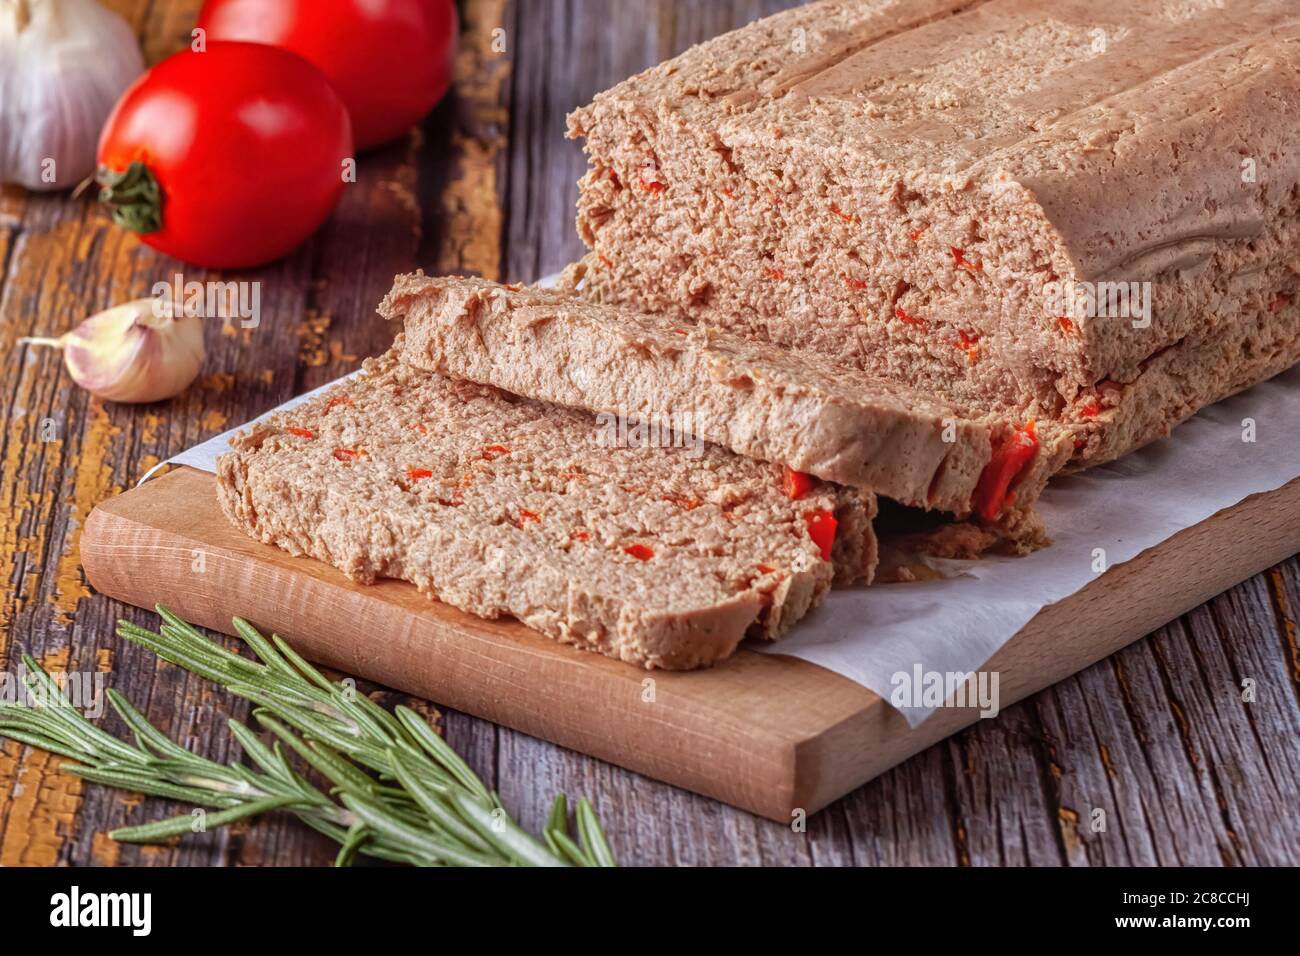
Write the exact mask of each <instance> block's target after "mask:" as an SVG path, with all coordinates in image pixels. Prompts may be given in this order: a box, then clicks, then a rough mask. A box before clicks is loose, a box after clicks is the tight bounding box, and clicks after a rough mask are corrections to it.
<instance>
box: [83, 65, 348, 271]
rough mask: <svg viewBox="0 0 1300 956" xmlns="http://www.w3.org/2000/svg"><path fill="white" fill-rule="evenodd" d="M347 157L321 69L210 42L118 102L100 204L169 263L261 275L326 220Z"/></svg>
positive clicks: (333, 97)
mask: <svg viewBox="0 0 1300 956" xmlns="http://www.w3.org/2000/svg"><path fill="white" fill-rule="evenodd" d="M351 155H352V130H351V126H350V124H349V122H348V113H347V109H346V108H345V107H344V106H343V103H342V101H341V100H340V99H339V97H338V94H336V93H335V92H334V90H333V88H332V87H331V86H330V84H329V81H328V80H327V79H325V76H324V75H323V74H322V73H321V72H320V70H318V69H316V68H315V67H314V66H312V65H311V64H310V63H308V62H307V61H306V60H304V59H302V58H301V57H298V56H294V55H293V54H292V53H286V52H285V51H284V50H277V49H274V48H272V47H268V46H261V45H258V44H253V43H211V44H209V45H208V47H207V50H206V51H205V52H202V53H195V52H193V51H190V50H187V51H185V52H183V53H178V54H176V55H175V56H173V57H171V58H169V59H167V60H164V61H163V62H161V63H159V64H158V65H157V66H155V67H154V68H153V69H151V70H149V71H148V72H147V73H145V74H144V75H143V76H142V77H140V79H138V80H137V81H136V82H135V83H134V85H132V86H131V87H130V88H129V89H128V90H127V91H126V92H125V93H124V94H123V95H122V99H121V100H120V101H119V102H118V104H117V106H116V107H114V109H113V113H112V115H111V116H109V118H108V122H107V123H106V124H105V125H104V131H103V133H102V134H101V135H100V140H99V165H100V175H99V181H100V185H101V187H103V188H102V190H101V192H100V198H101V200H103V201H104V203H105V204H106V205H108V206H109V207H110V208H112V209H113V219H114V221H115V222H117V223H118V224H119V225H122V226H125V227H126V228H128V229H132V230H133V231H135V232H139V233H140V234H141V238H142V239H143V241H144V242H146V243H148V244H149V245H151V246H153V247H154V248H155V249H159V250H161V251H162V252H165V253H167V254H168V255H171V256H175V257H176V258H178V259H183V260H185V261H186V262H190V263H194V264H195V265H201V266H208V267H211V268H242V267H245V266H253V265H260V264H261V263H264V262H269V261H270V260H272V259H277V258H279V257H280V256H282V255H284V254H285V253H287V252H289V251H290V250H291V249H293V248H294V247H295V246H297V245H299V244H300V243H301V242H302V241H303V240H304V239H306V238H307V237H308V236H309V235H311V233H312V232H314V231H315V229H316V227H317V226H319V225H320V224H321V223H322V222H324V221H325V218H326V217H327V216H328V215H329V214H330V210H332V209H333V208H334V206H335V204H336V203H337V202H338V200H339V196H340V195H341V194H342V192H343V185H344V172H345V170H344V165H343V164H344V161H345V160H347V159H349V158H350V157H351Z"/></svg>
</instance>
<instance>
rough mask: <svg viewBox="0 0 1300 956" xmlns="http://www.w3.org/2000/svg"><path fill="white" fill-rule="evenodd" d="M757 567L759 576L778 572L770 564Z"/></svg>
mask: <svg viewBox="0 0 1300 956" xmlns="http://www.w3.org/2000/svg"><path fill="white" fill-rule="evenodd" d="M755 567H756V568H758V573H759V574H773V573H775V572H776V568H774V567H772V566H771V565H770V564H758V565H755Z"/></svg>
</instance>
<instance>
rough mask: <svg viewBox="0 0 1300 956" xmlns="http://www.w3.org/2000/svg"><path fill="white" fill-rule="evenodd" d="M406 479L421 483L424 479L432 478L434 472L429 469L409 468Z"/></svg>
mask: <svg viewBox="0 0 1300 956" xmlns="http://www.w3.org/2000/svg"><path fill="white" fill-rule="evenodd" d="M406 477H407V478H408V479H410V480H411V481H420V480H421V479H423V478H432V477H433V472H431V471H430V470H429V469H428V468H408V469H406Z"/></svg>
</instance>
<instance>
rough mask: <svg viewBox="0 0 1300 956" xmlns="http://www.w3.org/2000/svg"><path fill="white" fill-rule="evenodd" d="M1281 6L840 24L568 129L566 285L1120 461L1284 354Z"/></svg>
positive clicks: (795, 33)
mask: <svg viewBox="0 0 1300 956" xmlns="http://www.w3.org/2000/svg"><path fill="white" fill-rule="evenodd" d="M1298 117H1300V4H1297V3H1296V0H1232V2H1229V3H1222V2H1208V0H1206V2H1201V0H1179V2H1154V0H1150V2H1148V0H1137V2H1135V0H985V2H980V0H857V2H850V0H832V2H822V3H814V4H811V5H809V6H806V7H801V8H798V9H794V10H790V11H787V12H785V13H781V14H778V15H776V16H773V17H769V18H767V19H765V20H761V21H759V22H756V23H753V24H751V25H749V26H747V27H745V28H743V29H740V30H738V31H735V32H733V33H730V34H727V35H725V36H722V37H719V38H717V39H714V40H711V41H709V42H707V43H704V44H701V45H699V46H696V47H694V48H692V49H690V50H688V51H687V52H685V53H683V54H682V55H680V56H678V57H676V58H675V59H672V60H669V61H668V62H666V63H663V64H661V65H659V66H657V67H654V68H652V69H650V70H647V71H645V72H644V73H641V74H640V75H638V76H635V77H632V78H631V79H629V80H627V81H625V82H623V83H620V84H619V85H618V86H616V87H614V88H613V89H611V90H609V91H608V92H605V93H602V94H600V95H598V96H597V97H595V99H594V101H593V102H592V103H591V104H590V105H589V106H586V107H584V108H582V109H579V110H577V111H576V112H575V113H574V114H573V115H572V116H571V117H570V121H569V123H570V133H571V135H572V136H575V137H581V138H583V139H584V140H585V148H586V151H587V154H588V156H589V159H590V168H589V170H588V172H587V174H586V176H585V177H584V179H583V181H582V184H581V196H580V200H579V212H578V228H579V232H580V234H581V235H582V237H583V239H584V240H585V241H586V243H587V244H588V246H589V247H590V250H591V251H590V253H589V255H588V256H587V257H586V258H585V259H584V260H583V262H582V263H581V264H580V266H579V267H578V268H577V269H575V270H573V273H572V275H571V277H570V283H569V284H570V287H572V288H575V289H576V290H577V291H579V293H580V294H582V295H584V296H585V297H587V298H589V299H592V300H594V301H598V302H603V303H609V304H622V305H626V306H629V307H631V308H633V309H636V310H638V311H648V312H656V313H662V314H665V315H668V316H670V317H671V318H672V319H673V321H674V322H676V323H678V324H681V325H684V326H686V327H694V326H696V325H700V326H705V327H708V328H717V329H725V330H728V331H730V332H733V333H736V334H739V335H743V336H745V337H747V338H749V339H751V340H753V341H757V342H766V343H772V344H774V345H777V346H780V347H783V348H787V349H790V350H792V351H793V350H797V351H807V352H810V353H813V354H816V355H818V356H820V357H822V358H824V359H826V360H829V361H831V362H834V363H837V364H839V365H842V366H844V367H846V368H852V369H856V370H860V371H864V372H867V373H869V374H871V375H873V376H876V377H877V378H880V379H884V380H887V381H893V382H896V383H900V384H905V385H906V386H908V387H909V388H912V389H914V390H922V391H924V392H926V393H927V394H930V395H933V396H936V397H940V396H942V397H943V399H944V400H945V401H948V402H952V403H954V404H955V405H957V406H959V407H963V408H965V409H966V410H967V411H968V412H969V413H974V412H979V413H982V414H1000V415H1003V416H1005V417H1007V418H1008V419H1010V420H1015V421H1020V422H1026V421H1028V420H1030V419H1034V420H1036V421H1037V423H1038V426H1039V428H1040V429H1042V428H1043V427H1044V425H1045V424H1047V423H1060V424H1062V425H1065V426H1069V427H1070V428H1072V429H1073V430H1074V432H1075V434H1074V438H1073V440H1072V445H1073V446H1074V447H1073V448H1072V449H1071V454H1072V460H1073V464H1075V465H1080V466H1082V465H1088V464H1093V463H1096V462H1100V461H1104V460H1107V459H1110V458H1113V457H1115V456H1117V455H1120V454H1122V453H1123V452H1125V451H1127V450H1129V449H1131V448H1133V447H1136V446H1137V445H1140V444H1142V443H1143V442H1146V441H1149V440H1150V439H1152V438H1154V437H1157V436H1160V435H1163V434H1165V433H1166V432H1167V431H1168V430H1169V429H1170V427H1172V425H1173V424H1175V423H1177V422H1178V421H1180V420H1182V419H1183V418H1185V417H1187V416H1188V415H1190V414H1192V413H1193V412H1195V411H1196V410H1197V409H1198V408H1200V407H1202V406H1204V405H1206V404H1208V403H1210V402H1213V401H1216V400H1218V399H1220V398H1223V397H1225V396H1227V395H1229V394H1231V393H1233V392H1235V391H1238V390H1240V389H1242V388H1245V387H1248V386H1249V385H1251V384H1253V383H1255V382H1258V381H1260V380H1262V379H1264V378H1267V377H1269V376H1271V375H1273V374H1275V373H1277V372H1278V371H1280V370H1282V369H1284V368H1286V367H1288V366H1290V365H1292V364H1294V363H1295V362H1296V361H1297V359H1300V311H1298V310H1300V294H1298V293H1300V226H1298V225H1297V223H1298V221H1300V122H1298V121H1297V118H1298Z"/></svg>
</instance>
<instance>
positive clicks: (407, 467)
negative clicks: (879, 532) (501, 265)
mask: <svg viewBox="0 0 1300 956" xmlns="http://www.w3.org/2000/svg"><path fill="white" fill-rule="evenodd" d="M400 347H401V343H400V341H399V343H398V346H397V349H400ZM397 349H395V350H394V351H392V352H390V353H388V354H387V355H385V356H383V357H380V358H378V359H370V360H367V362H366V366H365V371H364V373H363V374H362V375H361V376H360V377H358V378H356V379H353V380H350V381H348V382H346V383H344V384H342V385H339V386H338V387H336V388H334V389H331V390H329V391H328V392H326V393H325V394H324V395H322V396H321V397H319V398H316V399H314V400H313V401H311V402H308V403H306V404H304V405H301V406H298V407H296V408H293V409H292V410H289V411H286V412H283V413H280V414H277V415H275V416H273V417H271V418H269V419H267V420H265V421H262V422H258V423H256V424H255V425H253V426H251V427H250V428H249V429H247V430H246V431H244V432H242V433H241V434H239V435H238V436H237V437H236V438H234V439H233V440H232V449H231V451H230V452H229V453H227V454H226V455H224V456H222V458H221V459H220V460H219V462H218V472H217V489H218V497H219V499H220V502H221V506H222V509H223V510H224V511H225V513H226V515H227V517H228V518H229V519H230V520H231V521H232V522H234V524H235V525H236V526H237V527H239V528H241V529H242V530H243V531H244V532H245V533H247V534H249V535H251V536H252V537H254V538H257V539H258V540H261V541H263V542H266V543H268V544H273V545H275V546H277V547H279V548H282V549H284V550H285V551H288V552H289V553H291V554H298V555H308V556H311V557H314V558H317V559H319V560H321V561H324V562H326V563H328V564H332V565H334V566H335V567H337V568H339V569H340V570H342V571H343V572H345V573H346V574H347V575H348V576H349V577H351V578H352V579H354V580H356V581H360V582H364V583H371V582H373V581H375V580H376V579H377V578H398V579H401V580H405V581H410V582H412V583H414V584H415V585H417V586H418V587H419V589H420V590H421V591H423V592H425V593H426V594H428V595H430V596H431V597H434V598H437V599H438V600H441V601H444V602H446V603H448V604H452V605H454V606H455V607H458V608H460V609H462V610H464V611H468V612H469V613H472V614H476V615H479V616H481V617H487V618H494V617H498V616H501V615H511V616H513V617H515V618H517V619H518V620H520V621H522V622H523V623H524V624H527V625H528V626H529V627H532V628H534V629H536V630H538V631H541V632H542V633H544V634H547V635H549V636H551V637H553V638H556V639H558V640H561V641H564V642H566V643H570V644H575V645H577V646H579V647H583V648H588V649H591V650H596V651H599V652H601V653H603V654H607V655H609V656H611V657H616V658H620V659H622V660H625V661H629V662H632V663H636V664H641V665H644V666H647V667H663V668H670V669H688V668H694V667H699V666H702V665H707V664H711V663H714V662H716V661H718V660H721V659H722V658H725V657H726V656H728V655H729V654H730V653H731V652H732V651H733V650H734V649H735V647H736V645H737V644H738V643H739V642H740V640H741V639H742V638H744V637H746V636H755V637H764V638H776V637H779V636H780V635H781V634H783V633H784V632H785V631H786V630H787V629H788V628H789V627H790V625H791V624H793V623H794V622H795V621H797V620H798V619H799V618H801V617H802V616H803V615H804V614H805V613H807V611H808V610H809V609H810V608H811V607H813V606H814V605H815V604H817V603H818V602H819V601H820V600H821V598H822V596H823V595H824V594H825V592H826V591H827V589H829V587H830V586H831V583H832V581H833V580H838V581H841V582H845V583H847V582H852V581H859V580H867V579H869V578H870V576H871V573H872V570H873V569H874V567H875V561H876V545H875V539H874V537H873V535H872V531H871V519H872V518H873V517H874V514H875V499H874V497H873V496H871V495H870V494H868V493H864V492H861V491H858V490H854V489H846V488H840V487H837V486H834V485H830V484H826V483H819V482H812V483H801V484H800V485H799V486H798V487H794V488H792V487H790V485H789V482H786V481H783V475H782V473H781V472H780V470H779V469H775V468H773V467H772V466H771V465H768V464H764V463H760V462H756V461H753V460H750V459H747V458H742V457H740V456H737V455H734V454H732V453H730V452H728V451H725V450H723V449H721V448H718V447H717V446H713V445H705V444H700V445H693V444H691V443H689V442H677V441H674V442H651V441H646V440H636V439H637V432H636V430H635V429H634V428H633V429H627V430H624V431H621V432H620V431H619V430H618V428H617V427H611V426H610V423H608V422H603V421H601V420H599V419H597V418H596V417H595V416H592V415H590V414H587V413H582V412H576V411H571V410H568V409H563V408H558V407H555V406H550V405H544V404H541V403H538V402H533V401H529V400H527V399H522V398H518V397H515V396H512V395H508V394H506V393H504V392H501V391H498V390H497V389H494V388H486V387H482V386H479V385H474V384H471V383H469V382H465V381H454V380H452V379H448V378H445V377H443V376H442V375H439V374H436V373H429V372H425V371H421V370H415V369H411V368H409V367H407V366H405V365H403V364H402V363H401V362H399V361H398V358H397V356H398V354H399V352H398V351H397ZM641 437H642V438H644V436H641Z"/></svg>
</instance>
